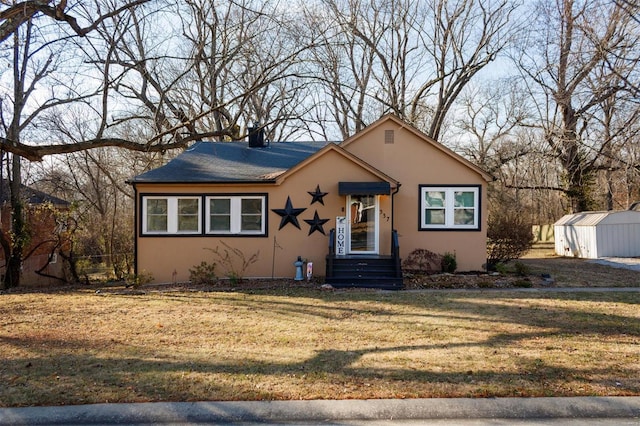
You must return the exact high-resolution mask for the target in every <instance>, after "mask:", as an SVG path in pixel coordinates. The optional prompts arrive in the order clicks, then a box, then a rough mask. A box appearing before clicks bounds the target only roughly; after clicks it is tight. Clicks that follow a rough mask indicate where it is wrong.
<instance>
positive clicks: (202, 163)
mask: <svg viewBox="0 0 640 426" xmlns="http://www.w3.org/2000/svg"><path fill="white" fill-rule="evenodd" d="M328 143H331V142H325V141H322V142H271V144H270V145H269V146H267V147H264V148H249V145H248V144H247V142H197V143H195V144H194V145H193V146H191V147H190V148H188V149H187V150H186V151H184V152H183V153H182V154H180V155H178V156H177V157H176V158H174V159H173V160H171V161H169V162H168V163H167V164H165V165H164V166H161V167H158V168H157V169H153V170H150V171H148V172H146V173H143V174H141V175H138V176H136V177H134V178H132V179H131V180H130V182H132V183H156V182H157V183H183V182H186V183H189V182H200V183H215V182H271V181H273V180H275V177H277V175H279V174H280V173H282V172H284V171H286V170H288V169H290V168H291V167H293V166H295V165H296V164H298V163H300V162H301V161H303V160H304V159H306V158H307V157H309V156H311V155H313V154H314V153H315V152H317V151H319V150H320V149H322V148H323V147H324V146H326V145H327V144H328Z"/></svg>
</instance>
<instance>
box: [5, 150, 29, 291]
mask: <svg viewBox="0 0 640 426" xmlns="http://www.w3.org/2000/svg"><path fill="white" fill-rule="evenodd" d="M11 174H12V176H11V179H10V180H9V193H10V194H9V195H10V200H11V212H12V213H11V242H10V244H9V249H10V250H9V253H6V251H5V258H6V259H7V263H6V271H5V275H4V282H3V286H4V288H11V287H17V286H19V285H20V276H21V272H22V252H23V249H24V247H25V243H26V240H27V238H28V236H27V229H26V223H25V220H24V219H25V212H24V203H23V201H22V198H21V196H20V187H21V183H22V180H21V168H20V157H18V156H15V155H14V156H13V161H12V171H11Z"/></svg>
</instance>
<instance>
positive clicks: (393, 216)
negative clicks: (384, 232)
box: [391, 183, 402, 250]
mask: <svg viewBox="0 0 640 426" xmlns="http://www.w3.org/2000/svg"><path fill="white" fill-rule="evenodd" d="M401 186H402V184H401V183H398V186H397V187H396V189H395V191H393V192H392V193H391V233H393V232H394V231H395V230H396V227H395V225H394V220H395V217H396V214H395V210H394V209H393V206H394V203H393V196H394V195H396V194H397V193H398V191H400V187H401ZM391 249H392V250H393V239H392V241H391Z"/></svg>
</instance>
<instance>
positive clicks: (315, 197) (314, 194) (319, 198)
mask: <svg viewBox="0 0 640 426" xmlns="http://www.w3.org/2000/svg"><path fill="white" fill-rule="evenodd" d="M307 194H309V195H311V196H312V197H313V199H312V200H311V204H313V203H315V202H316V201H318V202H319V203H320V204H322V205H323V206H324V200H323V199H322V197H324V196H325V195H327V194H328V192H322V191H320V185H316V191H315V192H312V191H307Z"/></svg>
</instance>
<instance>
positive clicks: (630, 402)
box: [0, 397, 640, 425]
mask: <svg viewBox="0 0 640 426" xmlns="http://www.w3.org/2000/svg"><path fill="white" fill-rule="evenodd" d="M447 419H448V420H451V421H452V422H451V424H456V423H457V422H456V420H457V421H460V422H466V421H468V420H478V419H479V420H482V419H506V420H507V421H509V420H511V421H513V422H514V423H516V422H519V421H521V420H525V419H537V420H542V421H544V420H545V419H547V420H552V419H556V420H557V419H560V421H561V422H563V419H564V420H566V421H572V422H573V421H576V420H579V419H584V420H585V421H588V420H593V419H608V420H609V421H610V422H612V423H610V424H616V423H624V424H635V423H636V421H637V422H638V424H640V397H566V398H474V399H467V398H448V399H439V398H434V399H402V400H396V399H381V400H314V401H270V402H265V401H249V402H175V403H172V402H158V403H142V404H96V405H74V406H62V407H27V408H4V409H0V425H62V424H64V425H69V424H76V425H78V424H83V425H96V424H103V425H107V424H111V425H114V424H162V423H164V424H167V423H170V424H205V423H217V424H242V423H245V424H247V423H254V424H255V423H262V424H287V423H288V424H302V423H305V424H314V423H317V424H339V423H338V422H342V423H343V424H347V423H348V424H354V423H356V424H357V423H358V422H360V423H363V424H364V423H368V422H375V421H378V422H380V421H383V422H384V421H393V422H398V423H397V424H401V423H402V421H403V420H404V421H407V422H408V423H410V424H417V423H416V421H425V422H429V421H433V422H438V423H439V424H441V423H440V422H441V421H444V420H447ZM612 419H613V420H612ZM616 419H617V420H616ZM385 424H386V423H385ZM394 424H396V423H394ZM474 424H475V423H474ZM492 424H493V423H492ZM500 424H502V423H500ZM545 424H546V423H545ZM554 424H557V423H554Z"/></svg>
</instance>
